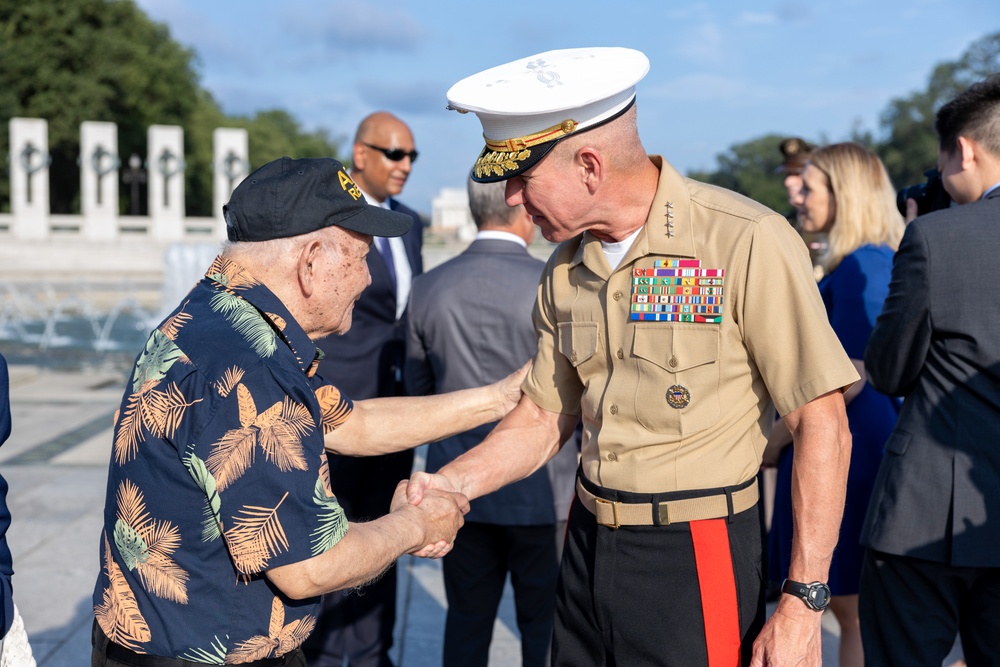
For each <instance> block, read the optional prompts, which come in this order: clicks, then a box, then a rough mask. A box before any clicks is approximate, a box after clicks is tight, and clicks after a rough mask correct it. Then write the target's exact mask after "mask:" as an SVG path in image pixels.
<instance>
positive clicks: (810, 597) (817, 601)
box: [781, 579, 830, 611]
mask: <svg viewBox="0 0 1000 667" xmlns="http://www.w3.org/2000/svg"><path fill="white" fill-rule="evenodd" d="M781 592H782V593H788V594H789V595H794V596H795V597H797V598H799V599H801V600H802V601H803V602H805V603H806V606H807V607H809V608H810V609H812V610H813V611H823V610H824V609H826V607H827V605H829V604H830V587H829V586H827V585H826V584H824V583H823V582H821V581H814V582H812V583H811V584H803V583H800V582H798V581H792V580H791V579H785V581H784V582H782V584H781Z"/></svg>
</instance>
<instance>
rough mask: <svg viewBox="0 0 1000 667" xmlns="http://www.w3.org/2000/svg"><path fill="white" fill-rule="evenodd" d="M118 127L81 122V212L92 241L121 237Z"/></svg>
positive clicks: (109, 124)
mask: <svg viewBox="0 0 1000 667" xmlns="http://www.w3.org/2000/svg"><path fill="white" fill-rule="evenodd" d="M119 167H121V161H120V160H119V158H118V126H117V125H116V124H115V123H101V122H95V121H84V122H83V123H81V124H80V212H81V213H82V214H83V236H84V238H86V239H87V240H89V241H113V240H115V239H117V238H118V168H119Z"/></svg>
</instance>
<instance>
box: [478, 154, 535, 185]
mask: <svg viewBox="0 0 1000 667" xmlns="http://www.w3.org/2000/svg"><path fill="white" fill-rule="evenodd" d="M529 157H531V151H530V150H527V149H525V150H522V151H490V152H488V153H487V152H484V153H483V154H482V155H481V156H479V159H478V160H476V164H475V166H474V167H473V171H474V172H475V174H476V176H477V177H479V178H482V177H483V176H489V175H490V174H493V175H495V176H503V175H504V174H506V173H507V172H508V171H514V170H515V169H517V168H518V167H520V165H519V164H518V162H520V161H522V160H527V159H528V158H529Z"/></svg>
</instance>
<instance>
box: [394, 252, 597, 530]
mask: <svg viewBox="0 0 1000 667" xmlns="http://www.w3.org/2000/svg"><path fill="white" fill-rule="evenodd" d="M543 268H544V264H543V263H542V262H540V261H539V260H537V259H535V258H533V257H531V256H530V255H529V254H528V252H527V250H525V249H524V248H523V247H521V246H520V245H519V244H517V243H515V242H513V241H505V240H496V239H484V240H477V241H475V242H473V243H472V245H470V246H469V247H468V248H467V249H466V250H465V252H463V253H462V254H461V255H459V256H458V257H455V258H453V259H451V260H450V261H448V262H445V263H444V264H442V265H441V266H439V267H437V268H435V269H433V270H432V271H429V272H427V273H425V274H424V275H422V276H420V277H419V278H417V279H415V280H414V281H413V288H412V290H411V292H410V305H409V337H408V339H407V350H406V353H407V359H406V373H405V374H404V375H405V377H406V386H407V390H408V392H409V393H410V394H413V395H422V394H440V393H444V392H449V391H456V390H459V389H468V388H470V387H479V386H482V385H485V384H489V383H491V382H496V381H497V380H499V379H501V378H503V377H505V376H507V375H509V374H510V373H512V372H513V371H515V370H517V369H518V368H520V367H521V366H522V365H523V364H524V363H525V362H526V361H528V359H531V358H532V357H533V356H534V355H535V351H536V349H537V340H536V337H535V330H534V326H533V325H532V322H531V311H532V308H533V307H534V303H535V297H536V295H537V291H538V281H539V279H540V278H541V275H542V269H543ZM494 425H495V424H487V425H485V426H482V427H480V428H477V429H473V430H471V431H467V432H466V433H462V434H459V435H457V436H454V437H452V438H447V439H445V440H442V441H441V442H438V443H434V444H432V445H430V446H429V447H428V452H427V469H428V470H429V471H436V470H438V469H439V468H440V467H441V466H443V465H444V464H445V463H448V462H449V461H451V460H452V459H454V458H455V457H457V456H458V455H459V454H462V453H463V452H465V451H466V450H468V449H469V448H470V447H473V446H475V445H477V444H479V443H480V442H482V440H483V438H485V437H486V435H487V434H488V433H489V432H490V430H492V428H493V426H494ZM577 450H578V447H577V445H576V443H575V442H568V443H566V445H564V446H563V448H562V451H561V452H560V454H559V455H557V456H556V457H555V458H554V459H553V460H552V461H550V462H549V464H548V465H547V466H546V468H544V469H542V470H538V471H536V472H535V473H534V474H533V475H531V476H529V477H528V478H526V479H523V480H521V481H520V482H517V483H515V484H511V485H510V486H507V487H505V488H503V489H500V490H499V491H496V492H495V493H491V494H489V495H487V496H483V497H482V498H478V499H476V500H474V501H473V502H472V509H471V511H470V512H469V514H468V515H467V516H466V517H465V518H466V521H476V522H480V523H492V524H499V525H508V526H518V525H540V524H550V523H555V522H556V521H561V520H565V519H566V515H567V512H568V509H569V505H570V503H571V502H572V499H573V480H574V478H575V472H576V461H577V457H576V454H577Z"/></svg>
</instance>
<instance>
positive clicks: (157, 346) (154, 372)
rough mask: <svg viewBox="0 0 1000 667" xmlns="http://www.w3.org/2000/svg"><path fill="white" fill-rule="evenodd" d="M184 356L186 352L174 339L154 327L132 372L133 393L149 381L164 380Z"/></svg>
mask: <svg viewBox="0 0 1000 667" xmlns="http://www.w3.org/2000/svg"><path fill="white" fill-rule="evenodd" d="M182 356H184V353H183V352H181V349H180V348H179V347H177V345H176V344H175V343H174V341H172V340H170V339H169V338H167V337H166V336H164V335H163V333H161V332H160V331H159V330H158V329H154V330H153V333H151V334H150V335H149V338H148V339H146V347H145V349H143V351H142V354H141V355H139V360H138V361H137V362H135V372H134V373H133V374H132V391H133V393H134V392H138V391H139V390H140V389H141V388H142V387H143V386H145V385H146V384H147V383H149V382H152V383H154V384H155V383H157V382H159V381H160V380H162V379H163V378H164V376H165V375H166V374H167V371H169V370H170V367H171V366H173V365H174V362H175V361H177V360H178V359H179V358H180V357H182Z"/></svg>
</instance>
